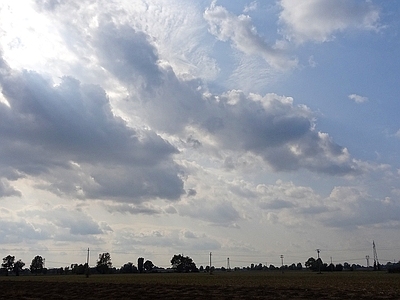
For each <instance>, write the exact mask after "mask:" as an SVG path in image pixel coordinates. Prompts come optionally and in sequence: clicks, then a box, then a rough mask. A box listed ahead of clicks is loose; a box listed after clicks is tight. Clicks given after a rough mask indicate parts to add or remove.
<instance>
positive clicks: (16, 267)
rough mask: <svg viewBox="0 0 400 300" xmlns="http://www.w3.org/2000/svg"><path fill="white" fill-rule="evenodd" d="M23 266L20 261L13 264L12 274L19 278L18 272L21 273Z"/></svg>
mask: <svg viewBox="0 0 400 300" xmlns="http://www.w3.org/2000/svg"><path fill="white" fill-rule="evenodd" d="M24 266H25V263H24V262H23V261H22V260H20V259H19V260H17V261H16V262H15V263H14V272H15V275H16V276H19V272H21V271H22V268H23V267H24Z"/></svg>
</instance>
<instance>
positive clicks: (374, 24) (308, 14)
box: [279, 0, 380, 43]
mask: <svg viewBox="0 0 400 300" xmlns="http://www.w3.org/2000/svg"><path fill="white" fill-rule="evenodd" d="M280 5H281V7H282V11H281V14H280V17H279V20H280V22H281V24H282V25H283V26H284V27H283V29H282V33H283V34H284V35H285V37H286V38H287V39H289V40H293V41H295V42H297V43H304V42H307V41H313V42H325V41H329V40H332V39H333V38H334V34H335V33H337V32H341V31H344V30H347V29H359V30H375V31H376V30H378V29H379V24H378V22H379V18H380V11H379V9H378V8H377V7H375V6H374V5H373V4H372V2H371V1H357V0H336V1H331V0H302V1H297V0H281V1H280Z"/></svg>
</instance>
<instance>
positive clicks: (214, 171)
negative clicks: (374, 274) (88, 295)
mask: <svg viewBox="0 0 400 300" xmlns="http://www.w3.org/2000/svg"><path fill="white" fill-rule="evenodd" d="M399 20H400V4H399V3H397V1H384V0H370V1H367V0H365V1H364V0H336V1H331V0H302V1H297V0H270V1H269V0H268V1H251V0H249V1H244V0H238V1H228V0H218V1H212V0H196V1H194V0H193V1H187V0H171V1H163V0H134V1H132V0H129V1H128V0H125V1H124V0H114V1H108V0H97V1H93V0H79V1H78V0H68V1H66V0H3V1H1V4H0V88H1V94H0V223H1V224H0V225H1V226H0V254H1V255H3V256H2V257H4V256H6V255H8V254H11V255H15V256H16V257H17V258H18V259H19V258H21V259H22V260H24V261H25V262H26V263H28V264H29V262H30V261H31V259H32V258H33V257H34V255H37V254H38V255H42V256H43V257H44V258H45V259H46V265H47V266H48V267H52V266H57V267H59V266H67V265H69V264H71V263H75V262H78V263H81V262H82V263H83V262H85V259H86V250H87V248H88V247H89V248H90V249H91V264H94V263H95V261H96V259H97V257H98V254H99V253H101V252H110V254H111V258H112V261H113V263H114V265H115V266H116V267H120V266H121V265H122V264H124V263H126V262H128V261H132V262H134V263H135V264H136V261H137V257H139V256H143V257H145V259H150V260H152V261H153V263H155V264H156V265H159V266H164V267H166V266H168V265H169V260H170V259H171V257H172V256H173V255H174V254H177V253H183V254H184V255H189V256H191V257H192V258H193V259H194V261H195V262H196V263H197V264H198V265H206V264H207V263H208V258H209V253H210V252H212V253H213V260H214V264H215V265H216V266H225V265H226V258H227V257H230V264H231V266H243V265H249V264H250V263H259V262H261V263H263V264H265V263H268V264H271V263H272V264H276V265H279V264H280V255H281V254H283V255H284V257H285V262H286V263H292V262H295V263H297V262H302V263H304V262H305V261H306V260H307V259H308V258H309V257H310V256H314V257H315V256H316V249H317V248H318V249H321V257H322V259H323V260H324V261H327V262H329V261H330V259H331V257H332V260H333V262H334V263H343V262H344V261H347V262H349V263H360V264H364V265H365V264H366V260H365V256H366V255H370V256H371V257H372V241H373V240H375V243H376V244H377V250H378V256H379V258H380V261H381V262H382V263H386V262H387V261H393V260H396V261H397V260H399V259H400V257H399V248H400V245H399V240H400V231H399V228H400V217H399V216H400V181H399V179H400V163H399V150H398V149H399V146H400V121H399V117H398V114H399V111H400V101H399V95H400V79H399V78H400V57H399V55H398V54H399V51H400V38H399V34H400V21H399ZM370 263H372V262H370Z"/></svg>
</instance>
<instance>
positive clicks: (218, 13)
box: [204, 3, 297, 70]
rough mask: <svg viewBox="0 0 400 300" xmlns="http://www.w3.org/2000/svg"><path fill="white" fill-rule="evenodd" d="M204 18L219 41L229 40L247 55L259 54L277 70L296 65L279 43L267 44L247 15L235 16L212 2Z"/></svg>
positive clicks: (295, 61) (294, 60)
mask: <svg viewBox="0 0 400 300" xmlns="http://www.w3.org/2000/svg"><path fill="white" fill-rule="evenodd" d="M204 18H205V19H206V20H207V22H208V24H209V26H210V32H211V33H212V34H213V35H215V36H216V37H217V38H218V39H219V40H221V41H224V42H226V41H230V42H231V44H232V45H233V46H234V47H235V48H236V49H238V50H239V51H241V52H243V53H245V54H247V55H259V56H261V57H262V58H264V59H265V61H267V63H268V64H269V65H270V66H271V67H273V68H275V69H278V70H287V69H291V68H294V67H295V66H296V65H297V60H296V59H290V58H289V57H288V55H286V54H285V49H283V48H282V47H281V44H280V43H276V44H269V43H268V42H266V41H265V40H264V39H263V38H262V37H261V36H260V35H259V34H258V33H257V30H256V28H255V27H254V25H253V24H252V21H251V18H250V17H249V16H247V15H240V16H236V15H234V14H232V13H230V12H229V11H228V10H227V9H225V8H224V7H222V6H216V5H215V3H213V4H212V5H211V6H210V7H209V8H207V9H206V11H205V12H204Z"/></svg>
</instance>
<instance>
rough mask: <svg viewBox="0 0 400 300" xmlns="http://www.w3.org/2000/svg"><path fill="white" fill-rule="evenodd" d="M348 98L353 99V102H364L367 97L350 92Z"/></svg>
mask: <svg viewBox="0 0 400 300" xmlns="http://www.w3.org/2000/svg"><path fill="white" fill-rule="evenodd" d="M349 99H350V100H353V101H354V102H355V103H364V102H367V101H368V98H367V97H363V96H360V95H357V94H351V95H349Z"/></svg>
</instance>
